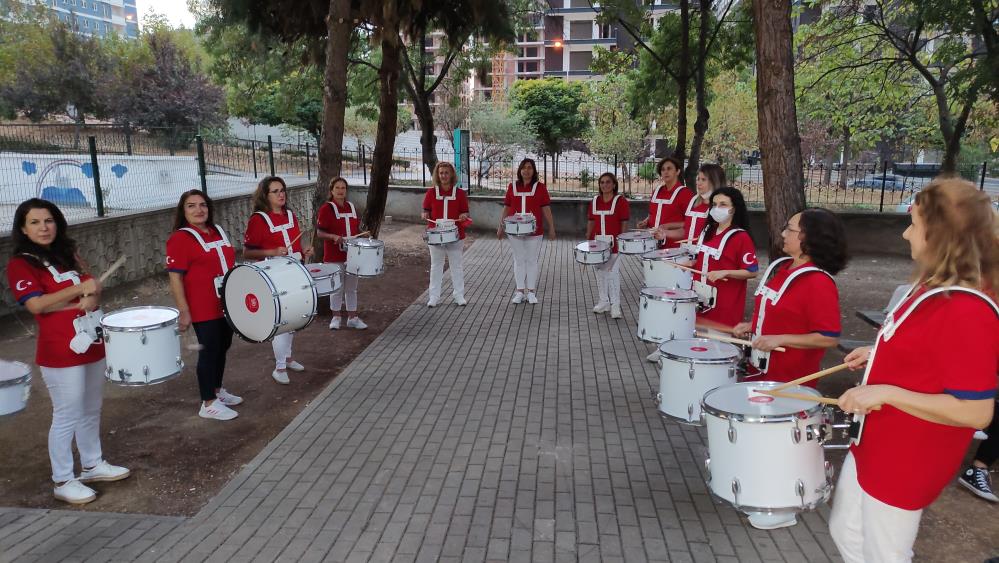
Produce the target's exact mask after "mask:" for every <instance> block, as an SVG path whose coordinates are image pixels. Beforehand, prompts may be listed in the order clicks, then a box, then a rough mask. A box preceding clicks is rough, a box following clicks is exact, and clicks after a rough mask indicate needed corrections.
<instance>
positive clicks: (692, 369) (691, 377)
mask: <svg viewBox="0 0 999 563" xmlns="http://www.w3.org/2000/svg"><path fill="white" fill-rule="evenodd" d="M687 375H689V376H690V380H691V381H693V380H694V364H690V367H689V368H687Z"/></svg>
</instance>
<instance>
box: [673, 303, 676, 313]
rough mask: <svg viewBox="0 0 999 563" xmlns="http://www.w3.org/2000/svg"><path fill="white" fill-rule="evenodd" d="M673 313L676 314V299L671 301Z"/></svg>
mask: <svg viewBox="0 0 999 563" xmlns="http://www.w3.org/2000/svg"><path fill="white" fill-rule="evenodd" d="M673 314H674V315H675V314H676V301H674V302H673Z"/></svg>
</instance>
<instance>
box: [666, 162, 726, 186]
mask: <svg viewBox="0 0 999 563" xmlns="http://www.w3.org/2000/svg"><path fill="white" fill-rule="evenodd" d="M667 162H672V163H673V166H674V167H676V173H677V175H680V174H683V161H682V160H680V159H679V158H677V157H675V156H667V157H666V158H664V159H662V160H660V161H659V163H658V164H656V174H658V175H660V176H662V175H663V166H665V165H666V163H667ZM670 187H672V186H670ZM715 187H718V186H715Z"/></svg>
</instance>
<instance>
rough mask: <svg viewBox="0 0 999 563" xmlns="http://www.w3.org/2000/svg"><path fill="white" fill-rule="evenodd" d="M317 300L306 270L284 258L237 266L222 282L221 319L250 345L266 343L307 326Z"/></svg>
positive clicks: (313, 284)
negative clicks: (252, 343) (251, 343)
mask: <svg viewBox="0 0 999 563" xmlns="http://www.w3.org/2000/svg"><path fill="white" fill-rule="evenodd" d="M318 298H319V296H318V295H317V294H316V286H315V282H314V281H313V279H312V276H311V275H310V273H309V270H308V269H306V267H305V266H303V265H302V263H301V262H299V261H298V260H295V259H293V258H289V257H287V256H275V257H273V258H268V259H266V260H261V261H260V262H255V263H253V264H240V265H238V266H236V267H235V268H233V269H231V270H229V272H228V273H227V274H226V275H225V280H224V281H223V282H222V310H223V312H224V313H225V318H226V320H227V321H228V322H229V325H230V326H232V330H233V331H234V332H235V333H236V334H238V335H239V336H240V338H242V339H244V340H248V341H250V342H266V341H268V340H271V339H272V338H274V337H275V336H277V335H278V334H284V333H286V332H293V331H296V330H302V329H304V328H305V327H307V326H309V324H310V323H311V322H312V319H314V318H315V317H316V303H317V301H318Z"/></svg>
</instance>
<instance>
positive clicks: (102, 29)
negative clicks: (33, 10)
mask: <svg viewBox="0 0 999 563" xmlns="http://www.w3.org/2000/svg"><path fill="white" fill-rule="evenodd" d="M21 2H22V3H24V4H39V5H41V6H44V7H46V8H48V9H49V10H50V11H51V12H52V13H53V15H54V16H55V17H57V18H59V19H60V20H62V21H63V22H66V23H67V24H69V25H71V26H73V28H74V29H76V31H77V32H78V33H81V34H83V35H92V36H95V37H105V36H107V35H110V34H112V33H115V34H118V35H120V36H122V37H128V38H132V39H135V38H137V37H138V36H139V13H138V10H137V9H136V7H135V2H136V0H41V1H38V0H21Z"/></svg>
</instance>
